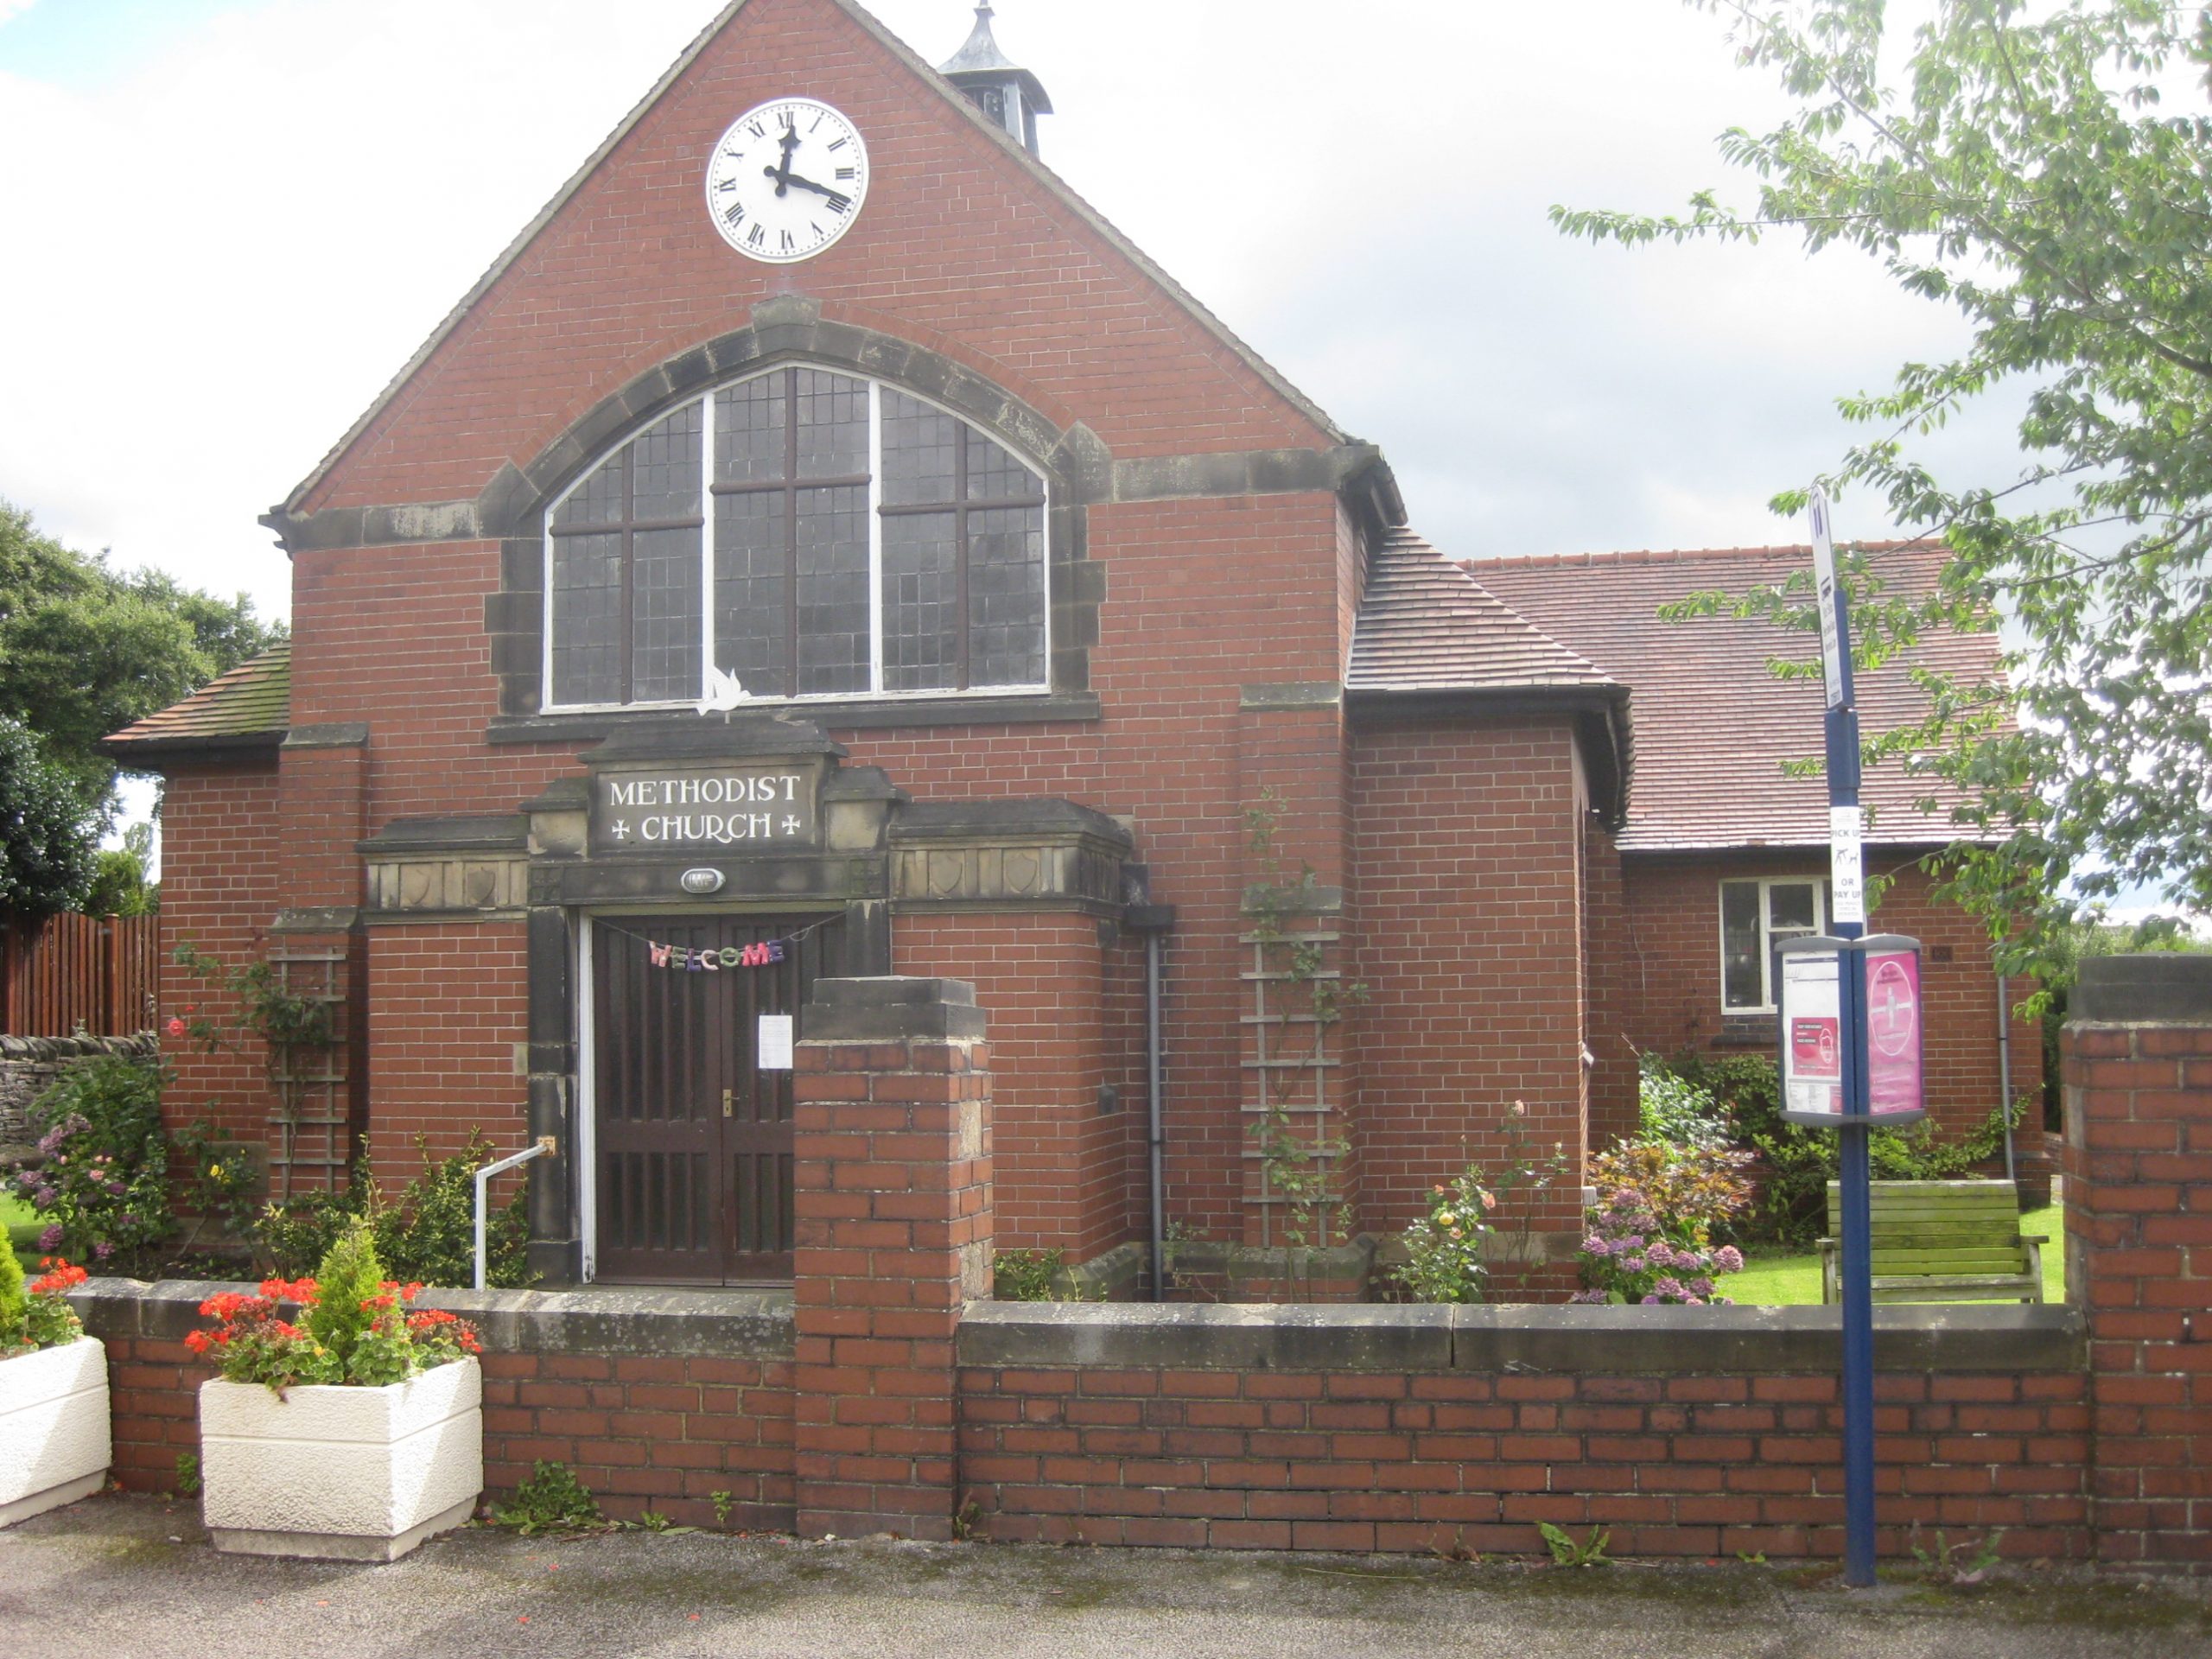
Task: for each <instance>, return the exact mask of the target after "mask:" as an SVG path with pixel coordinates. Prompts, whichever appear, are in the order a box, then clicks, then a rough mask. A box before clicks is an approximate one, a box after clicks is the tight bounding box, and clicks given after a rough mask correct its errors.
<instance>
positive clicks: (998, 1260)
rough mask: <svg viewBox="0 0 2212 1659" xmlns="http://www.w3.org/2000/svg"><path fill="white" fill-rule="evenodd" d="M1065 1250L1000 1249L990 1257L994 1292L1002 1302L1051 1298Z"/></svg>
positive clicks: (1034, 1300)
mask: <svg viewBox="0 0 2212 1659" xmlns="http://www.w3.org/2000/svg"><path fill="white" fill-rule="evenodd" d="M1066 1259H1067V1252H1066V1251H1065V1250H1039V1249H1012V1250H1001V1251H1000V1252H999V1253H998V1254H997V1255H995V1256H994V1257H993V1258H992V1261H991V1294H992V1295H994V1296H995V1297H997V1298H998V1300H1001V1301H1002V1302H1049V1301H1052V1300H1054V1298H1053V1295H1052V1283H1053V1281H1055V1280H1056V1279H1058V1277H1059V1275H1060V1268H1061V1267H1062V1266H1063V1264H1064V1263H1065V1261H1066Z"/></svg>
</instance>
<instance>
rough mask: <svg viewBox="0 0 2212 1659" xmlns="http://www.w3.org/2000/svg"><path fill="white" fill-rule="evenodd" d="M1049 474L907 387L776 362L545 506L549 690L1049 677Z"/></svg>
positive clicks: (664, 691)
mask: <svg viewBox="0 0 2212 1659" xmlns="http://www.w3.org/2000/svg"><path fill="white" fill-rule="evenodd" d="M1047 505H1048V504H1047V499H1046V481H1045V479H1044V476H1043V474H1041V473H1040V472H1039V471H1038V470H1037V469H1036V468H1035V467H1031V466H1029V465H1028V464H1027V462H1025V461H1021V460H1020V458H1018V457H1017V456H1016V455H1015V454H1014V453H1013V452H1012V451H1011V450H1009V449H1007V448H1005V447H1004V446H1003V445H1001V444H1000V443H999V442H997V441H996V440H995V439H994V438H992V437H990V436H989V435H987V434H986V433H984V432H983V431H982V430H981V429H978V428H976V427H975V426H973V425H971V424H969V423H968V422H966V421H963V420H962V419H961V418H960V417H959V416H957V415H954V414H951V413H950V412H949V411H947V410H942V409H939V408H938V407H936V406H935V405H934V404H927V403H925V402H923V401H922V400H921V399H919V398H918V397H910V396H908V395H907V394H906V393H905V392H903V391H899V389H898V388H897V387H895V386H888V385H882V384H880V383H879V382H876V381H873V380H867V379H862V378H858V377H856V376H853V375H848V374H839V373H835V372H831V371H829V370H826V369H815V368H807V367H804V366H788V367H784V368H777V369H771V370H769V371H767V372H765V373H762V374H757V375H753V376H751V377H749V378H746V379H743V380H740V381H736V382H734V383H733V384H731V385H724V386H721V387H717V388H716V389H715V390H714V391H709V392H708V393H706V394H705V395H703V396H702V397H697V398H695V399H693V400H692V401H691V402H690V403H688V404H683V406H682V407H680V408H678V409H677V410H673V411H671V413H669V414H667V415H665V416H662V417H661V418H660V419H658V420H657V421H655V422H654V423H652V425H651V426H649V427H647V428H646V429H645V430H643V431H641V432H639V433H636V434H634V435H632V436H631V437H629V438H628V439H626V440H625V441H624V442H622V443H621V444H620V446H619V447H617V448H615V449H614V450H613V452H612V453H611V454H607V455H606V456H604V457H603V458H602V459H601V461H599V462H597V463H596V464H595V465H594V466H593V467H591V468H590V469H589V470H588V472H587V473H586V474H584V476H583V477H582V478H581V479H579V480H577V481H576V482H575V484H574V485H572V486H569V489H568V490H567V491H565V492H564V493H563V494H562V495H561V496H560V497H559V499H556V501H555V502H554V503H553V505H552V507H551V508H550V511H549V512H547V513H546V515H545V619H544V620H545V655H544V667H543V671H544V698H543V706H544V707H545V708H547V709H615V708H652V707H662V708H676V707H681V706H683V705H685V704H689V703H694V702H700V701H702V700H703V699H705V698H707V697H708V696H709V695H710V694H711V691H712V690H713V687H712V685H711V684H710V673H709V671H715V672H717V673H719V674H721V675H725V676H728V677H733V678H734V679H735V680H736V681H737V682H738V683H739V684H740V685H741V687H742V688H743V690H745V692H746V693H747V695H748V696H753V697H756V698H766V699H779V700H780V699H793V698H805V699H810V700H811V699H817V698H855V697H887V696H893V697H909V696H912V697H926V696H947V695H955V696H957V695H961V694H974V693H1000V692H1007V693H1012V692H1033V691H1042V690H1046V689H1047V686H1048V682H1049V673H1050V664H1051V661H1052V639H1051V617H1052V612H1051V604H1050V598H1049V594H1048V592H1047V587H1046V510H1047Z"/></svg>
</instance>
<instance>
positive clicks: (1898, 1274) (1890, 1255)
mask: <svg viewBox="0 0 2212 1659" xmlns="http://www.w3.org/2000/svg"><path fill="white" fill-rule="evenodd" d="M1842 1204H1843V1198H1842V1192H1841V1189H1840V1186H1839V1185H1837V1183H1835V1182H1834V1181H1830V1182H1829V1183H1828V1234H1829V1236H1827V1237H1826V1238H1824V1239H1822V1240H1821V1300H1822V1301H1823V1302H1834V1301H1838V1300H1840V1299H1841V1296H1842V1289H1841V1285H1842V1274H1843V1240H1842V1237H1841V1234H1842V1232H1843V1208H1842ZM1872 1221H1873V1243H1874V1300H1876V1301H1878V1302H1966V1301H1982V1300H1998V1301H2007V1302H2010V1301H2021V1302H2039V1301H2041V1300H2043V1241H2042V1240H2041V1239H2039V1238H2029V1237H2025V1236H2023V1235H2022V1234H2021V1232H2020V1196H2019V1193H2018V1190H2017V1189H2016V1188H2015V1187H2014V1186H2013V1185H2012V1182H2010V1181H1876V1182H1875V1183H1874V1184H1873V1206H1872Z"/></svg>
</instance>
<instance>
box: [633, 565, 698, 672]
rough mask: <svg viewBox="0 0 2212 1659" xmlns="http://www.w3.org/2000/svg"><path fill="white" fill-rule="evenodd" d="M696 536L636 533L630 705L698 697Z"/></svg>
mask: <svg viewBox="0 0 2212 1659" xmlns="http://www.w3.org/2000/svg"><path fill="white" fill-rule="evenodd" d="M699 605H700V594H699V532H698V531H696V530H641V531H638V532H637V535H636V537H635V539H634V540H633V542H632V545H631V549H630V697H631V700H632V702H675V701H677V700H679V699H689V698H694V697H696V696H698V695H699V691H700V683H701V679H702V676H701V675H700V672H699Z"/></svg>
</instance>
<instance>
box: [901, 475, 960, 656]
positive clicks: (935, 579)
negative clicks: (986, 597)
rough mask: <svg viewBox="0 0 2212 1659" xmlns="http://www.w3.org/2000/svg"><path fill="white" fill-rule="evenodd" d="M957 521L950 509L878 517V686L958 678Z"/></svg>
mask: <svg viewBox="0 0 2212 1659" xmlns="http://www.w3.org/2000/svg"><path fill="white" fill-rule="evenodd" d="M957 523H958V520H957V518H955V516H954V515H953V514H951V513H950V512H900V513H888V514H886V515H885V516H884V518H883V689H884V690H887V691H938V690H946V689H948V688H950V687H954V686H957V685H958V684H959V683H960V565H959V549H958V546H957V543H956V541H955V537H956V535H957V531H956V528H955V527H956V525H957Z"/></svg>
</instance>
